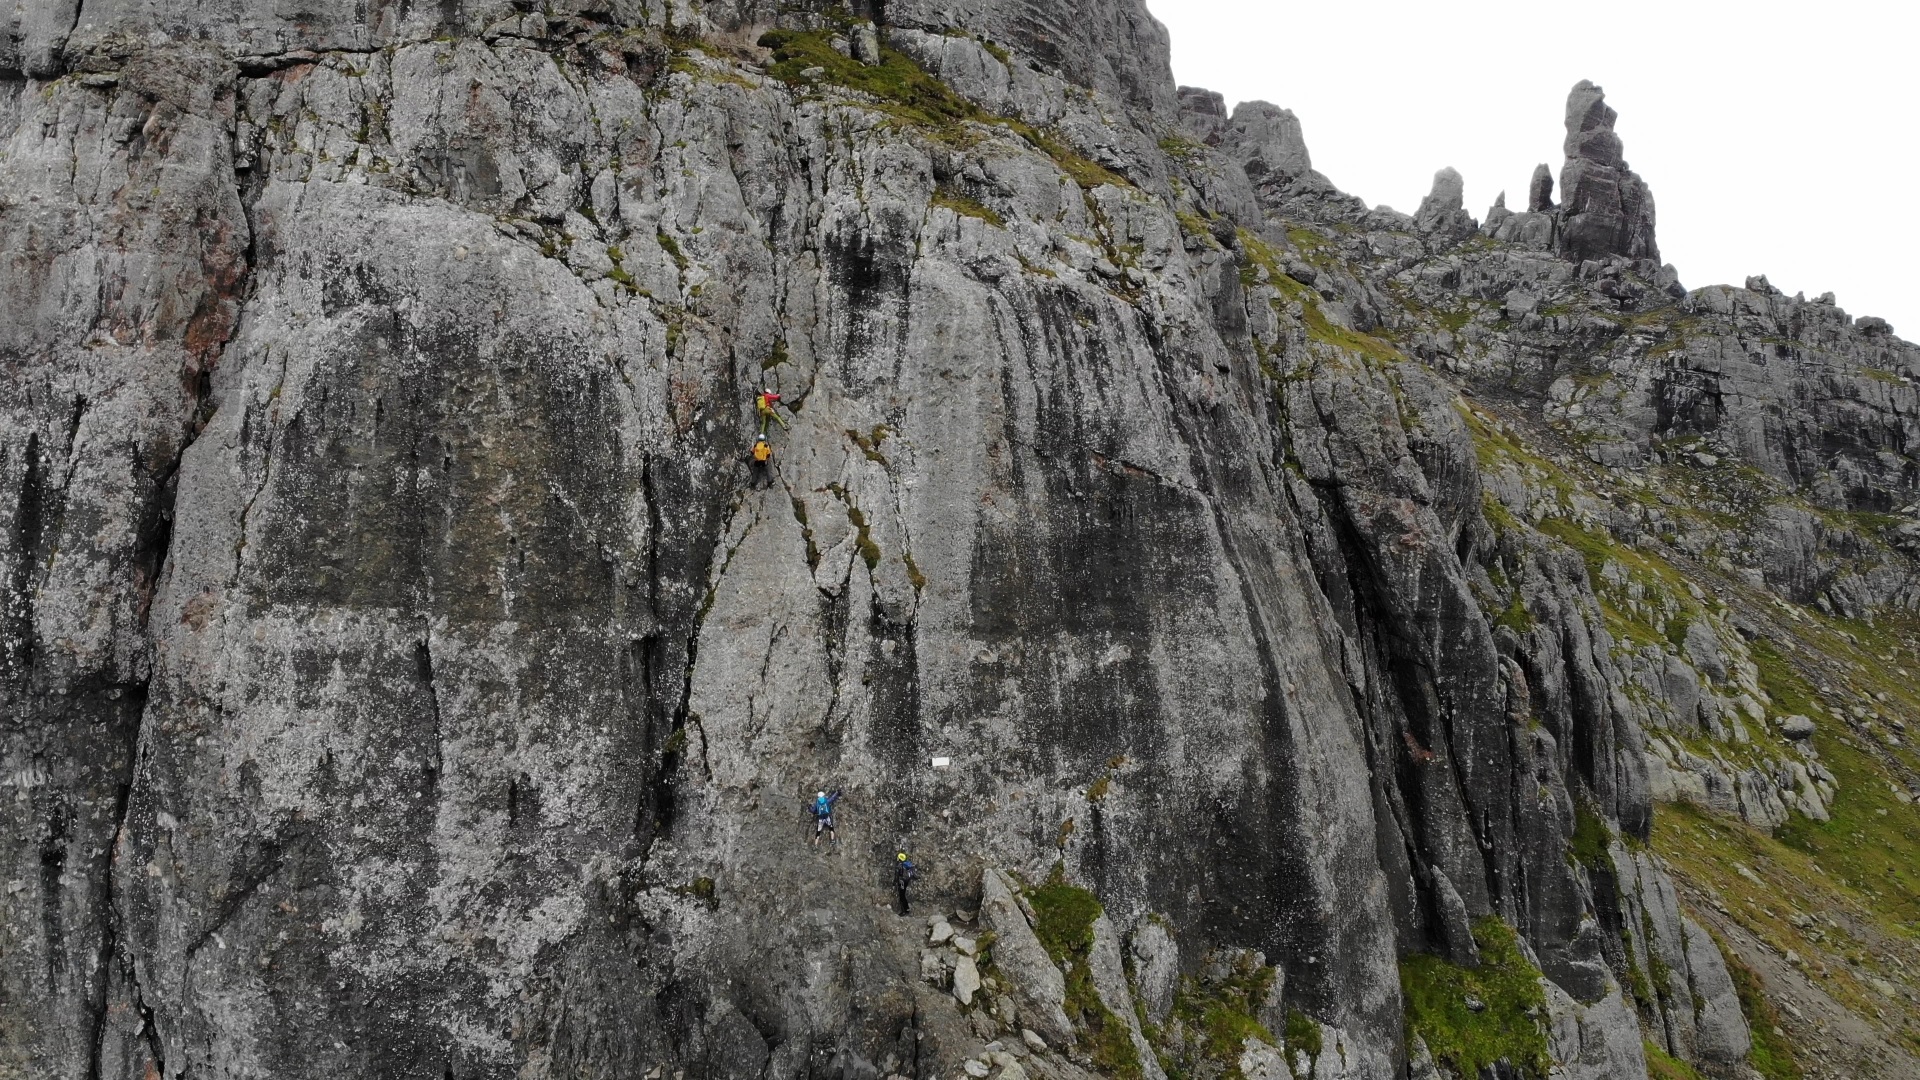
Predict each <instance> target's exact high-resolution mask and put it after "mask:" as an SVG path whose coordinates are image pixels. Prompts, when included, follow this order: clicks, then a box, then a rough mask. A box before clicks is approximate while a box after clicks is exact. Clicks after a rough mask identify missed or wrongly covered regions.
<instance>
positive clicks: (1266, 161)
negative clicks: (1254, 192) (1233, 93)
mask: <svg viewBox="0 0 1920 1080" xmlns="http://www.w3.org/2000/svg"><path fill="white" fill-rule="evenodd" d="M1220 145H1221V149H1222V151H1223V152H1228V153H1231V154H1232V155H1233V156H1234V157H1235V159H1236V160H1237V161H1238V162H1239V164H1240V165H1241V167H1242V168H1243V169H1245V170H1246V173H1247V176H1248V177H1249V178H1250V179H1252V180H1253V181H1254V182H1255V183H1273V182H1286V181H1306V182H1309V183H1315V184H1324V183H1325V180H1324V178H1322V177H1320V174H1318V173H1316V172H1314V171H1313V158H1312V155H1310V154H1309V153H1308V152H1307V140H1306V137H1305V135H1303V134H1302V132H1301V128H1300V118H1299V117H1297V116H1295V115H1294V114H1293V112H1292V110H1290V109H1282V108H1279V107H1278V106H1275V105H1270V104H1268V103H1267V102H1264V101H1243V102H1241V103H1240V104H1239V105H1238V106H1236V107H1235V108H1234V110H1233V117H1232V119H1230V120H1229V121H1228V122H1227V125H1226V128H1225V130H1224V131H1223V132H1222V133H1221V135H1220Z"/></svg>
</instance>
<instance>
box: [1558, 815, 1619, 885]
mask: <svg viewBox="0 0 1920 1080" xmlns="http://www.w3.org/2000/svg"><path fill="white" fill-rule="evenodd" d="M1612 843H1613V830H1612V829H1610V828H1608V827H1607V822H1606V819H1604V818H1602V817H1601V816H1600V813H1599V811H1597V810H1595V809H1594V808H1593V807H1592V806H1591V805H1589V804H1588V802H1587V800H1585V799H1576V800H1575V801H1574V804H1573V839H1572V840H1571V841H1569V842H1568V847H1567V857H1568V858H1570V859H1572V860H1573V861H1574V862H1576V863H1578V864H1580V865H1581V866H1584V867H1586V868H1587V869H1588V870H1611V869H1612V867H1613V860H1612V859H1611V858H1610V857H1609V856H1608V855H1607V848H1608V847H1609V846H1610V845H1611V844H1612Z"/></svg>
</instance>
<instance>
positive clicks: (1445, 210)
mask: <svg viewBox="0 0 1920 1080" xmlns="http://www.w3.org/2000/svg"><path fill="white" fill-rule="evenodd" d="M1466 187H1467V185H1466V181H1464V180H1462V179H1461V178H1460V173H1459V172H1458V171H1456V170H1454V169H1452V168H1445V169H1441V170H1440V171H1439V172H1437V173H1434V174H1433V190H1432V191H1430V192H1428V193H1427V197H1426V198H1424V199H1422V200H1420V209H1419V210H1417V211H1415V212H1414V215H1413V223H1414V225H1415V227H1417V228H1418V229H1419V230H1420V231H1421V232H1425V233H1441V234H1445V235H1447V236H1453V237H1461V238H1464V237H1468V236H1472V235H1473V233H1474V230H1475V229H1478V228H1479V225H1478V223H1476V222H1475V221H1474V220H1473V215H1471V214H1469V213H1467V211H1466Z"/></svg>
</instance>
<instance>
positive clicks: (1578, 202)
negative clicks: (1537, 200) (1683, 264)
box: [1530, 79, 1660, 263]
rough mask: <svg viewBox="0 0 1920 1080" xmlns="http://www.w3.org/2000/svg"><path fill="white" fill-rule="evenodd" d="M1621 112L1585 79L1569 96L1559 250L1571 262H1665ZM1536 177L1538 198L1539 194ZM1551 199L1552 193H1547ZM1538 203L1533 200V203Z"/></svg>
mask: <svg viewBox="0 0 1920 1080" xmlns="http://www.w3.org/2000/svg"><path fill="white" fill-rule="evenodd" d="M1617 116H1618V114H1617V113H1615V112H1614V111H1613V109H1611V108H1609V107H1608V106H1607V98H1606V91H1604V90H1602V89H1601V88H1600V87H1598V86H1595V85H1594V84H1593V83H1591V82H1587V81H1586V80H1584V79H1583V80H1581V81H1580V83H1579V84H1577V85H1576V86H1574V88H1573V92H1572V93H1571V94H1569V95H1568V96H1567V141H1566V153H1567V163H1566V165H1565V167H1564V168H1562V169H1561V171H1560V194H1561V198H1562V199H1563V200H1564V203H1563V206H1562V213H1563V214H1564V217H1563V218H1562V219H1561V223H1560V229H1559V235H1558V239H1557V240H1556V243H1555V247H1556V248H1557V249H1558V250H1559V252H1560V254H1562V255H1564V256H1566V257H1567V258H1570V259H1575V260H1584V259H1604V258H1607V257H1609V256H1613V255H1625V256H1626V257H1628V258H1630V259H1636V260H1646V261H1649V262H1656V263H1657V262H1659V261H1660V249H1659V247H1658V245H1656V244H1655V243H1654V237H1653V192H1652V191H1651V190H1650V189H1648V187H1647V183H1646V181H1644V180H1642V179H1640V177H1639V176H1637V175H1635V174H1634V172H1633V170H1632V169H1630V168H1628V167H1627V162H1626V159H1625V158H1624V157H1622V156H1621V145H1620V136H1618V135H1616V134H1614V130H1613V122H1614V120H1615V119H1616V118H1617ZM1539 182H1540V181H1539V174H1538V173H1536V174H1535V180H1534V183H1535V194H1541V193H1540V191H1539ZM1544 197H1545V198H1546V199H1548V200H1550V199H1551V192H1550V190H1549V191H1548V192H1547V193H1545V196H1544ZM1530 201H1534V200H1530Z"/></svg>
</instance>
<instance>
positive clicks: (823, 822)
mask: <svg viewBox="0 0 1920 1080" xmlns="http://www.w3.org/2000/svg"><path fill="white" fill-rule="evenodd" d="M839 801H840V789H839V788H835V789H834V790H833V794H831V795H829V794H827V793H826V792H824V791H822V792H820V793H818V794H816V795H815V796H814V797H813V808H812V810H813V846H814V847H819V846H820V834H821V833H822V832H824V833H826V834H827V840H828V841H829V842H830V843H835V844H837V843H839V842H840V834H839V833H837V832H835V831H834V830H833V804H834V803H837V802H839Z"/></svg>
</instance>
